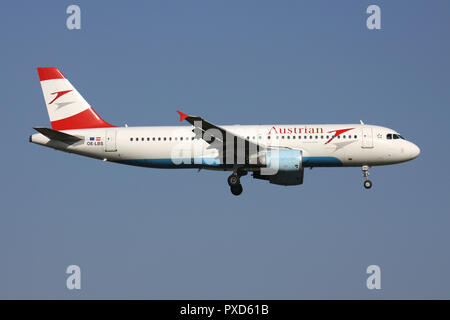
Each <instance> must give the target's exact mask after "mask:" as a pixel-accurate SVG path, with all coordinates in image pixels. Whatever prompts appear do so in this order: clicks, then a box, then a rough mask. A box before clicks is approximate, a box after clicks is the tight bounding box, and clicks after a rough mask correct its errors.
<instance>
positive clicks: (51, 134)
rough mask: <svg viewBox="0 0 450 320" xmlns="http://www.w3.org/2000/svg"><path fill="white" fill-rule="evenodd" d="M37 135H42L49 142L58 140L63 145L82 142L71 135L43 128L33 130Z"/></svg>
mask: <svg viewBox="0 0 450 320" xmlns="http://www.w3.org/2000/svg"><path fill="white" fill-rule="evenodd" d="M33 129H34V130H36V131H37V132H39V133H42V134H43V135H44V136H46V137H47V138H49V139H51V140H58V141H61V142H65V143H75V142H77V141H80V140H82V138H79V137H76V136H73V135H71V134H67V133H64V132H61V131H57V130H53V129H50V128H44V127H35V128H33Z"/></svg>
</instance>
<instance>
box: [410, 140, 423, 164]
mask: <svg viewBox="0 0 450 320" xmlns="http://www.w3.org/2000/svg"><path fill="white" fill-rule="evenodd" d="M419 154H420V148H419V147H418V146H416V145H415V144H414V143H411V145H410V147H409V156H410V157H411V160H412V159H415V158H417V157H418V156H419Z"/></svg>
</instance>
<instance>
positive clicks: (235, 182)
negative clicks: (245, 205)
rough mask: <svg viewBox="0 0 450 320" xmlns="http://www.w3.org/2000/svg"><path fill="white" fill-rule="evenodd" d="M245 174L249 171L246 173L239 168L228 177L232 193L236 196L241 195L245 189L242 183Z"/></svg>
mask: <svg viewBox="0 0 450 320" xmlns="http://www.w3.org/2000/svg"><path fill="white" fill-rule="evenodd" d="M245 174H247V172H245V173H244V172H240V171H239V170H237V171H236V172H233V174H232V175H230V176H229V177H228V185H229V186H230V190H231V193H232V194H234V195H235V196H238V195H240V194H241V193H242V191H243V190H244V189H243V188H242V184H241V176H243V175H245Z"/></svg>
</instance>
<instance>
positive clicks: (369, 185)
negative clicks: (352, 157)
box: [362, 166, 372, 189]
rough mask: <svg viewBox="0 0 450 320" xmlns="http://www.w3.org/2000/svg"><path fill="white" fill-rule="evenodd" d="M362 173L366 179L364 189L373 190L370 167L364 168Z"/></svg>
mask: <svg viewBox="0 0 450 320" xmlns="http://www.w3.org/2000/svg"><path fill="white" fill-rule="evenodd" d="M362 172H363V177H364V183H363V185H364V188H366V189H370V188H372V181H370V180H369V166H362Z"/></svg>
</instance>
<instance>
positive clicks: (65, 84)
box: [37, 68, 113, 130]
mask: <svg viewBox="0 0 450 320" xmlns="http://www.w3.org/2000/svg"><path fill="white" fill-rule="evenodd" d="M37 71H38V74H39V80H40V81H41V87H42V93H43V94H44V99H45V104H46V106H47V111H48V116H49V117H50V122H51V124H52V128H53V129H54V130H70V129H87V128H106V127H113V126H112V125H110V124H109V123H107V122H105V121H103V119H102V118H100V116H99V115H98V114H97V113H96V112H95V111H94V109H92V108H91V106H90V105H89V103H87V102H86V100H84V99H83V97H82V96H81V94H79V93H78V91H77V89H75V87H74V86H72V85H71V84H70V82H69V80H67V79H66V78H65V77H64V76H63V74H62V73H61V72H60V71H59V70H58V68H37Z"/></svg>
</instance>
